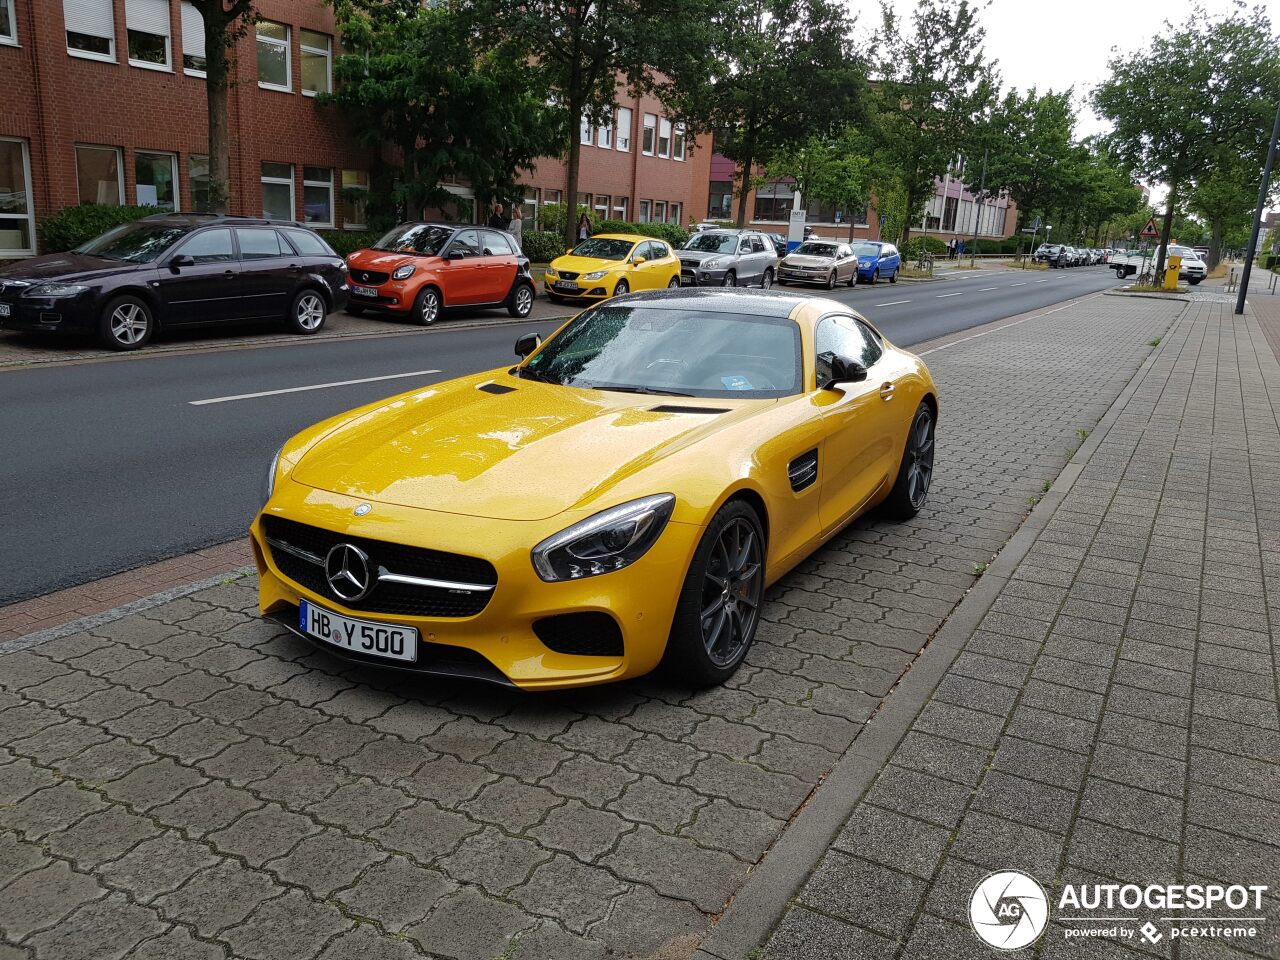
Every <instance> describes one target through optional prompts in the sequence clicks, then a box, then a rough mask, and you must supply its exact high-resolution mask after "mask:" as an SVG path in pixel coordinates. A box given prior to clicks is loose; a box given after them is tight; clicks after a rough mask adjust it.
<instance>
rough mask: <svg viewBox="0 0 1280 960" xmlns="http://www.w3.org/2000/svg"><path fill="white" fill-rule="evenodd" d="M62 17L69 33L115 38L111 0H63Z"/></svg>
mask: <svg viewBox="0 0 1280 960" xmlns="http://www.w3.org/2000/svg"><path fill="white" fill-rule="evenodd" d="M62 15H63V18H64V19H65V20H66V23H67V32H68V33H83V34H85V35H86V36H90V37H103V38H106V39H108V40H111V39H114V38H115V33H116V29H115V18H114V17H113V16H112V13H111V0H62ZM166 32H167V31H166Z"/></svg>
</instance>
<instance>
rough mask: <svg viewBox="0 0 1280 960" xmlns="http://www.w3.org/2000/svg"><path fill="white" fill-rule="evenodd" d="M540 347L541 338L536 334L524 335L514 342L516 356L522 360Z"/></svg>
mask: <svg viewBox="0 0 1280 960" xmlns="http://www.w3.org/2000/svg"><path fill="white" fill-rule="evenodd" d="M540 346H542V336H541V335H540V334H537V333H526V334H525V335H524V336H522V337H520V338H519V339H517V340H516V356H517V357H519V358H520V359H522V360H523V359H524V358H525V357H527V356H528V355H529V354H531V353H533V351H535V350H537V349H538V348H539V347H540Z"/></svg>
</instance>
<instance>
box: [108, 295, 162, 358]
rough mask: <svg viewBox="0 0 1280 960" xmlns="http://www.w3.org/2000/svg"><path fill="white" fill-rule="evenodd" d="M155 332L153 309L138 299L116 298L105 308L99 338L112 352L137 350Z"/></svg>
mask: <svg viewBox="0 0 1280 960" xmlns="http://www.w3.org/2000/svg"><path fill="white" fill-rule="evenodd" d="M155 332H156V321H155V317H153V316H152V315H151V308H150V307H149V306H147V304H146V301H144V300H140V299H139V298H138V297H129V296H124V297H116V298H115V299H114V300H112V301H111V302H110V303H108V304H107V305H106V307H104V308H103V310H102V319H101V320H100V321H99V322H98V338H99V339H100V340H101V341H102V342H103V344H104V345H105V346H107V347H110V348H111V349H112V350H137V349H138V348H139V347H143V346H145V345H146V343H147V341H148V340H150V339H151V337H152V335H153V334H154V333H155Z"/></svg>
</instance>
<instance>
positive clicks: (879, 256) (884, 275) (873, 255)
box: [853, 240, 902, 283]
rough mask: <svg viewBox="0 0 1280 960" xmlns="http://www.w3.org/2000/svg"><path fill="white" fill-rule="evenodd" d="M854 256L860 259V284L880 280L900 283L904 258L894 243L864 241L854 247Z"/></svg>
mask: <svg viewBox="0 0 1280 960" xmlns="http://www.w3.org/2000/svg"><path fill="white" fill-rule="evenodd" d="M853 255H854V256H855V257H857V258H858V282H859V283H876V282H877V281H879V280H888V281H889V282H890V283H897V282H898V271H899V270H900V269H901V268H902V256H901V255H900V254H899V253H898V248H897V247H895V246H894V245H893V244H892V243H880V242H879V241H876V240H863V241H860V242H858V243H855V244H854V245H853Z"/></svg>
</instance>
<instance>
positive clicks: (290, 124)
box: [0, 0, 710, 257]
mask: <svg viewBox="0 0 1280 960" xmlns="http://www.w3.org/2000/svg"><path fill="white" fill-rule="evenodd" d="M255 7H256V9H257V12H258V14H259V15H260V16H261V18H262V20H261V22H259V23H258V24H257V25H256V26H255V27H253V28H251V29H250V30H249V31H248V33H247V35H246V36H244V37H242V38H241V39H240V40H239V41H238V42H237V43H236V46H235V49H234V51H233V56H232V59H233V65H232V72H231V77H230V81H231V89H230V92H229V95H228V101H229V104H228V108H229V114H230V116H229V119H230V139H231V158H230V159H231V183H230V189H231V212H232V213H237V214H242V215H260V214H263V213H266V214H268V215H270V216H273V217H280V218H291V219H297V220H305V221H307V222H308V223H310V224H311V225H313V226H315V227H317V228H321V229H323V228H335V229H362V228H363V227H364V222H363V221H364V204H363V203H361V202H360V200H359V197H360V190H362V189H367V188H368V184H369V171H370V168H371V166H372V160H373V159H374V158H373V156H372V155H371V153H370V151H369V150H367V149H364V148H361V147H359V146H357V145H356V143H355V142H354V140H353V139H352V138H351V136H350V135H349V132H348V130H347V128H346V125H345V124H344V122H343V120H342V117H341V115H340V114H339V112H338V110H337V109H336V108H334V107H323V106H320V105H319V104H317V103H316V100H315V94H316V93H317V92H320V91H328V90H330V89H331V88H332V83H333V58H334V55H335V53H336V52H337V50H336V48H337V44H336V39H335V36H334V20H333V11H332V8H331V7H330V6H328V5H327V4H325V3H324V2H322V0H256V2H255ZM203 58H204V43H203V26H202V24H201V21H200V15H199V14H198V13H197V12H196V11H195V8H194V7H192V6H191V4H189V3H186V2H182V0H0V76H2V77H4V79H5V81H6V82H5V95H6V96H5V101H6V104H7V106H6V109H5V110H4V111H3V112H0V257H19V256H28V255H30V254H32V253H34V252H37V249H36V248H37V245H38V240H37V236H36V223H37V222H38V219H39V218H40V217H43V216H46V215H47V214H49V213H52V212H54V211H56V210H59V209H61V208H63V207H66V206H70V205H73V204H76V203H104V204H120V203H125V204H135V203H153V204H157V205H159V206H162V207H168V208H173V209H182V210H191V209H196V208H197V207H198V206H199V204H200V202H201V201H202V200H203V199H204V198H205V197H207V194H208V158H207V153H208V127H207V119H206V117H207V107H206V93H205V81H204V74H203V71H202V69H201V68H202V66H203ZM583 137H589V138H590V140H591V143H590V144H589V145H586V144H584V146H583V148H582V173H581V176H580V181H581V182H580V185H579V190H580V196H581V197H582V198H589V200H588V201H587V202H589V204H590V205H591V206H592V207H593V208H597V209H600V210H604V209H607V210H608V211H609V213H610V215H611V216H616V215H623V214H625V215H626V216H627V217H633V216H640V217H642V218H645V219H651V220H676V219H683V220H684V221H685V222H688V220H689V218H690V216H692V215H698V216H700V215H701V211H702V210H704V209H705V208H706V203H707V185H708V182H709V176H708V169H709V163H710V150H709V149H702V150H698V151H695V150H693V149H692V144H690V143H688V142H686V141H685V138H684V137H683V134H682V133H681V132H680V131H679V130H678V129H677V128H676V127H675V126H674V125H672V124H671V123H670V121H668V120H667V119H665V118H664V117H663V116H662V111H661V106H660V104H658V103H657V101H655V100H653V99H652V98H648V97H646V98H640V99H636V98H630V99H628V98H625V97H623V98H621V99H620V106H619V110H618V115H617V118H616V120H615V123H614V126H613V127H612V128H603V129H590V130H584V132H583ZM524 182H525V183H526V184H527V209H528V211H529V213H528V214H527V216H532V217H533V218H534V220H535V221H536V219H537V212H538V210H539V208H540V206H541V205H542V204H545V203H548V202H557V201H559V200H563V199H564V197H563V194H564V190H565V177H564V169H563V165H562V164H561V163H560V162H559V161H557V160H554V159H548V160H544V161H539V163H538V165H537V168H536V170H535V171H534V173H533V174H532V175H531V176H527V177H525V178H524ZM449 189H450V191H451V192H453V193H455V195H456V196H457V197H458V203H457V204H455V205H454V208H453V209H451V210H446V211H442V212H443V213H444V214H446V215H450V216H452V217H453V218H455V219H465V220H473V219H475V218H477V217H479V216H480V215H481V213H482V212H483V211H478V210H477V209H476V205H475V202H474V198H473V197H472V196H471V192H470V190H469V189H468V188H467V187H466V185H465V184H460V183H458V184H451V185H449Z"/></svg>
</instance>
